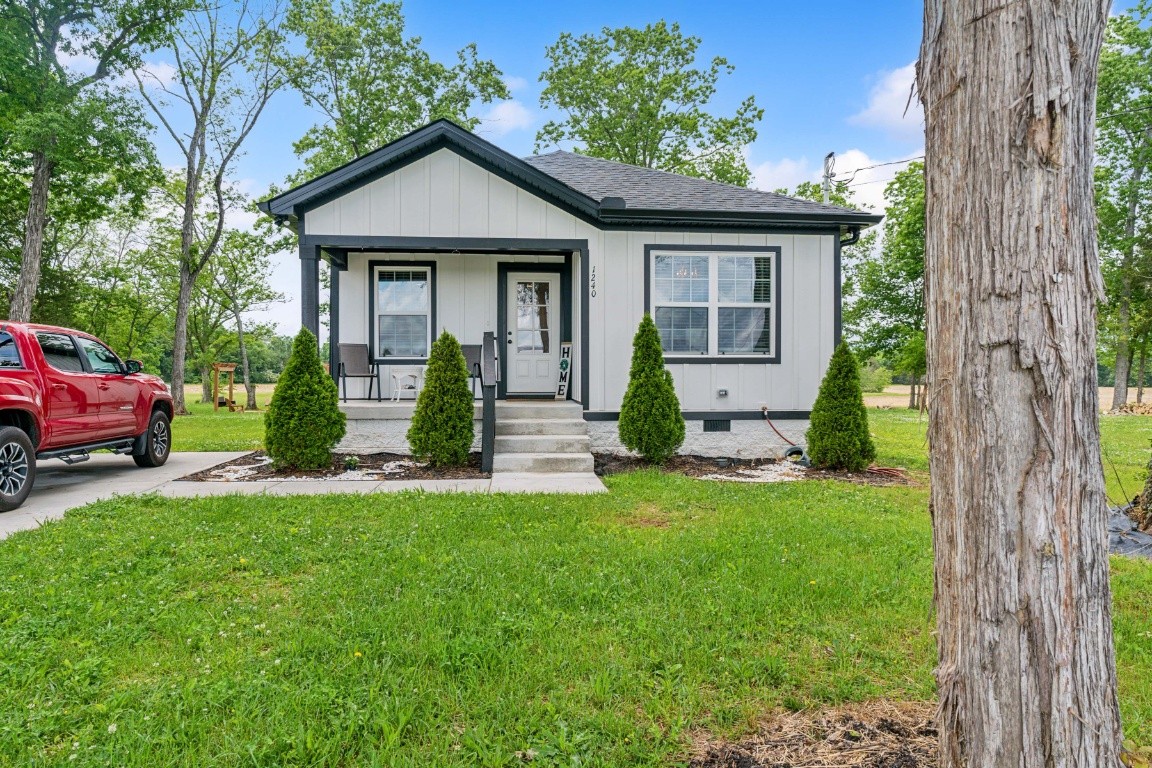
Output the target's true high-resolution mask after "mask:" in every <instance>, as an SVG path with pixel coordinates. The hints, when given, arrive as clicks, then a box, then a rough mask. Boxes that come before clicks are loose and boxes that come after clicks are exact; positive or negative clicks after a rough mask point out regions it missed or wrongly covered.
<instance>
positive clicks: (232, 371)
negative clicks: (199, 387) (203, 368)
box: [212, 363, 244, 412]
mask: <svg viewBox="0 0 1152 768" xmlns="http://www.w3.org/2000/svg"><path fill="white" fill-rule="evenodd" d="M222 373H223V374H226V375H227V376H228V399H227V400H225V401H224V405H226V406H228V410H229V411H233V412H242V411H243V410H244V406H243V405H240V404H237V403H236V400H235V399H234V398H233V390H234V389H235V386H236V363H212V410H213V411H218V410H220V374H222Z"/></svg>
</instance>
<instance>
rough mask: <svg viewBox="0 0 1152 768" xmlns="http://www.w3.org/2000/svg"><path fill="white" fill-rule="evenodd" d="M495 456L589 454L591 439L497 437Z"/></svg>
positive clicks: (547, 436) (563, 436)
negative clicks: (515, 454)
mask: <svg viewBox="0 0 1152 768" xmlns="http://www.w3.org/2000/svg"><path fill="white" fill-rule="evenodd" d="M495 447H496V454H497V455H500V454H505V453H589V452H590V451H591V450H592V439H591V438H590V437H588V436H587V435H554V434H541V435H497V436H496V445H495Z"/></svg>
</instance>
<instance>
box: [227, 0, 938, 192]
mask: <svg viewBox="0 0 1152 768" xmlns="http://www.w3.org/2000/svg"><path fill="white" fill-rule="evenodd" d="M864 7H865V6H863V5H862V4H860V3H858V2H857V3H848V2H841V1H840V0H835V1H832V0H826V1H824V2H815V3H792V2H773V1H772V0H761V2H740V1H735V2H725V3H723V4H718V5H710V4H707V3H699V2H694V3H689V2H674V3H669V2H662V3H658V2H651V1H650V0H639V1H637V0H633V2H619V1H617V2H604V1H603V0H591V1H590V2H582V3H575V4H571V5H568V4H563V3H541V2H525V1H523V0H505V1H504V2H491V1H490V2H479V1H478V0H457V1H456V2H446V1H444V0H418V1H411V2H408V3H406V4H405V6H404V9H405V16H406V18H407V22H408V32H409V34H411V35H418V36H420V37H421V38H423V40H424V44H425V47H426V48H427V49H428V50H429V51H430V52H431V53H432V54H433V55H434V56H436V57H437V58H439V59H441V60H452V59H454V57H455V53H456V51H457V50H459V49H460V48H461V47H463V46H464V45H466V44H468V43H470V42H475V43H476V44H477V46H478V48H479V52H480V55H481V56H482V57H485V58H489V59H491V60H493V61H494V62H495V63H496V65H497V66H498V67H499V68H500V69H501V70H502V71H503V72H504V75H505V77H506V78H508V79H509V81H510V83H511V84H512V85H513V86H514V91H513V104H510V105H507V104H506V105H503V106H502V107H500V109H499V110H498V111H497V112H496V115H498V116H499V117H501V118H503V119H494V120H492V121H491V122H489V123H488V124H486V125H485V126H484V127H483V128H482V129H481V132H482V133H483V134H484V135H485V136H486V137H487V138H489V139H490V140H492V141H495V142H496V143H497V144H499V145H500V146H502V147H504V148H505V149H507V150H509V151H510V152H513V153H515V154H518V155H525V154H529V153H531V152H532V149H533V143H534V137H535V132H536V129H537V128H538V127H539V126H540V124H542V123H543V121H544V120H545V119H546V118H545V117H544V115H543V114H542V112H541V110H540V108H539V103H538V101H539V93H540V83H539V82H538V81H537V78H538V77H539V74H540V72H541V71H543V69H544V68H545V66H546V61H545V58H544V49H545V47H546V46H547V45H548V44H549V43H551V42H553V41H554V40H555V39H556V38H557V37H558V36H559V34H560V33H561V32H564V31H568V32H572V33H575V34H580V33H585V32H597V31H599V30H600V29H601V28H602V27H605V26H609V27H615V26H622V25H632V26H643V25H644V24H646V23H649V22H652V21H656V20H659V19H666V20H668V21H678V22H679V23H680V25H681V27H682V29H683V30H684V31H685V32H686V33H687V34H692V35H696V36H697V37H700V38H701V39H702V41H703V42H702V45H701V54H702V56H701V57H702V59H707V58H711V57H712V56H717V55H719V56H724V57H726V58H728V60H729V61H730V62H731V63H732V64H733V65H734V66H735V67H736V71H735V73H734V74H733V75H731V76H728V77H726V78H725V79H724V80H722V82H721V84H720V91H719V93H718V94H717V98H716V99H715V101H714V105H715V109H716V110H717V111H718V112H721V113H730V112H731V111H732V110H734V109H735V107H736V105H737V104H738V103H739V102H740V101H741V100H742V99H744V98H745V97H746V96H748V95H755V97H756V100H757V103H758V104H759V105H760V106H761V107H763V108H764V109H765V117H764V120H763V122H762V123H761V124H760V126H759V129H760V136H759V139H758V140H757V141H756V143H755V144H754V145H753V146H752V147H751V148H750V151H749V162H750V163H751V164H752V166H753V167H759V168H761V169H762V171H763V174H762V175H765V176H766V177H767V180H768V181H772V180H773V179H774V178H776V177H778V178H780V179H781V180H783V181H785V182H787V183H793V181H794V177H795V175H796V173H797V171H798V170H801V169H802V170H813V169H815V170H814V171H813V172H817V173H818V168H819V165H820V160H821V158H822V157H823V156H824V155H825V154H826V153H827V152H829V151H837V152H841V153H842V152H846V151H847V150H850V149H859V150H862V151H864V152H866V153H867V154H868V156H869V157H876V158H883V159H892V158H897V157H903V156H905V155H908V154H909V153H913V152H916V151H917V150H919V148H920V144H921V139H920V136H919V130H918V125H919V120H918V112H916V110H915V108H913V109H912V110H910V112H912V113H915V116H914V118H913V119H908V120H903V121H901V120H900V119H899V118H900V113H901V112H902V110H903V107H904V102H905V100H906V97H907V84H908V83H907V77H905V78H903V79H901V78H900V77H899V74H898V73H897V71H898V70H901V68H904V67H907V66H908V65H909V64H910V63H911V62H912V61H913V60H914V59H915V58H916V52H917V47H918V46H919V40H920V20H921V5H920V3H918V2H913V1H912V0H885V2H883V3H882V8H883V13H877V12H876V11H877V8H876V6H871V7H870V9H869V10H868V11H867V12H865V11H864V10H863V8H864ZM893 73H897V74H896V75H894V74H893ZM894 81H898V82H894ZM899 86H903V88H900V87H899ZM877 89H879V92H878V90H877ZM877 97H879V101H880V102H881V103H880V104H879V110H878V111H877V110H876V104H875V103H876V101H877ZM885 99H886V101H885ZM897 102H899V103H898V104H897ZM870 103H872V104H873V106H874V111H873V112H871V113H869V112H868V111H867V110H868V109H869V105H870ZM480 111H482V112H487V111H489V110H487V109H481V110H480ZM496 115H494V117H495V116H496ZM317 119H319V116H318V115H316V114H315V113H313V112H310V111H309V110H306V109H305V108H304V106H303V104H302V103H301V102H300V99H299V97H297V96H296V95H295V94H293V93H282V94H280V95H279V96H278V97H277V98H276V100H275V102H274V103H273V104H272V105H271V106H270V108H269V111H268V114H267V116H266V119H265V120H264V123H263V125H262V126H260V128H259V130H258V132H257V134H256V135H254V136H253V139H252V141H251V143H250V145H249V147H248V153H247V156H246V157H245V158H244V159H243V161H242V162H241V163H240V164H239V166H238V175H239V176H240V177H242V178H244V179H246V180H249V181H250V182H252V183H253V186H259V185H265V186H266V185H267V184H268V183H269V182H272V181H279V180H281V179H282V178H283V177H284V176H285V175H286V174H287V173H288V172H289V171H291V170H293V169H294V167H295V163H296V159H295V157H294V155H293V153H292V149H291V142H292V141H293V140H294V139H296V138H297V137H298V136H299V135H300V134H301V133H303V131H304V130H305V129H306V128H307V127H308V126H309V125H310V124H311V123H312V122H313V121H315V120H317ZM805 161H806V163H805ZM781 163H784V164H785V166H784V168H783V169H778V170H777V171H776V172H775V173H772V171H773V169H774V168H775V167H776V166H779V165H780V164H781ZM765 164H768V165H765ZM797 164H803V166H802V168H801V167H800V166H798V165H797ZM840 167H841V168H842V169H844V170H851V168H850V167H848V166H846V165H845V164H844V163H843V162H842V163H841V164H840ZM809 175H810V174H809ZM764 180H765V179H763V178H762V179H761V181H764ZM246 186H247V185H246ZM880 186H883V185H882V184H880Z"/></svg>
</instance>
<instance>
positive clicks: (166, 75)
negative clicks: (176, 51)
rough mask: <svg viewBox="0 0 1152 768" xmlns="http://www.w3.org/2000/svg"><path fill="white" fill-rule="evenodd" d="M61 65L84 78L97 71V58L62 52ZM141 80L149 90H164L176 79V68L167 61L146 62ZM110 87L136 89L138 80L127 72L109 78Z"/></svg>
mask: <svg viewBox="0 0 1152 768" xmlns="http://www.w3.org/2000/svg"><path fill="white" fill-rule="evenodd" d="M60 63H61V64H63V65H64V68H65V69H67V70H68V71H69V72H71V73H72V74H73V75H76V76H78V77H83V76H85V75H91V74H93V73H94V72H95V71H96V63H97V62H96V58H95V57H93V56H89V55H88V54H86V53H65V52H60ZM137 71H138V72H139V73H140V79H141V80H143V81H144V85H145V86H146V87H148V88H162V87H165V86H168V85H170V84H171V83H172V81H173V80H175V79H176V67H175V66H173V65H172V64H170V63H168V62H167V61H146V62H144V65H143V66H142V67H140V69H139V70H137ZM107 82H108V83H109V84H110V85H112V86H115V87H118V88H121V87H125V86H131V87H133V88H134V87H136V78H135V77H133V76H132V73H131V72H125V73H123V74H120V75H117V76H116V77H112V78H109V79H108V81H107Z"/></svg>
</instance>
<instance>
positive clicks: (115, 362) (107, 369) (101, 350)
mask: <svg viewBox="0 0 1152 768" xmlns="http://www.w3.org/2000/svg"><path fill="white" fill-rule="evenodd" d="M77 340H78V341H79V342H80V348H81V349H83V350H84V355H85V357H87V358H88V364H89V365H91V366H92V373H123V369H122V368H121V367H120V358H118V357H116V355H115V354H114V353H113V352H112V350H110V349H108V347H106V346H104V345H103V344H101V343H100V342H98V341H93V340H92V339H85V338H83V337H79V338H78V339H77Z"/></svg>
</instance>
